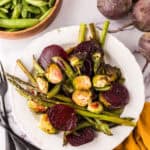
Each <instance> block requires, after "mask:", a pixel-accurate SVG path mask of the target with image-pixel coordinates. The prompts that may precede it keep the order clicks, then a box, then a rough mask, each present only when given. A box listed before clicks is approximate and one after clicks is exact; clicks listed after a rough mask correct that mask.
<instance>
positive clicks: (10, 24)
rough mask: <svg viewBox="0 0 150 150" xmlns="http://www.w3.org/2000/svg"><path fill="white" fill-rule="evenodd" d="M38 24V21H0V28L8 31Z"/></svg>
mask: <svg viewBox="0 0 150 150" xmlns="http://www.w3.org/2000/svg"><path fill="white" fill-rule="evenodd" d="M37 23H39V20H38V19H0V27H2V28H8V29H11V28H12V29H24V28H28V27H32V26H34V25H36V24H37Z"/></svg>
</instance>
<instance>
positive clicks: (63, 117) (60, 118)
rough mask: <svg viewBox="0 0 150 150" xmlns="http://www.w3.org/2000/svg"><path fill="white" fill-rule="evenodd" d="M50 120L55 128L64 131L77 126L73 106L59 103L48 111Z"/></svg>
mask: <svg viewBox="0 0 150 150" xmlns="http://www.w3.org/2000/svg"><path fill="white" fill-rule="evenodd" d="M47 114H48V117H49V120H50V122H51V124H52V125H53V126H54V128H56V129H58V130H63V131H70V130H73V129H74V128H75V127H76V126H77V116H76V113H75V111H74V109H73V108H71V107H69V106H66V105H63V104H57V105H55V106H53V107H51V108H49V109H48V111H47Z"/></svg>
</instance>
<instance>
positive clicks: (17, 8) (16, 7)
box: [11, 4, 21, 19]
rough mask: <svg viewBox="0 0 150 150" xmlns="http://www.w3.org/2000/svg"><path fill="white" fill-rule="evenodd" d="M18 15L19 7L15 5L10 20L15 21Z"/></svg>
mask: <svg viewBox="0 0 150 150" xmlns="http://www.w3.org/2000/svg"><path fill="white" fill-rule="evenodd" d="M20 14H21V5H20V4H17V5H16V6H15V8H14V10H13V12H12V16H11V18H13V19H17V18H19V16H20Z"/></svg>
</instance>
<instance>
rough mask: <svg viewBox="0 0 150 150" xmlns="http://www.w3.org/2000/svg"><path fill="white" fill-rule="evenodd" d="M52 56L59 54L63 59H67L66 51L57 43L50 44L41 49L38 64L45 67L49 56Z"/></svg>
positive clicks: (49, 59)
mask: <svg viewBox="0 0 150 150" xmlns="http://www.w3.org/2000/svg"><path fill="white" fill-rule="evenodd" d="M54 56H61V57H62V58H63V59H67V53H66V52H65V51H64V49H63V48H62V47H60V46H58V45H50V46H48V47H46V48H44V50H43V51H42V53H41V55H40V57H39V63H40V65H41V66H42V67H43V68H44V69H46V68H47V67H48V66H49V64H50V63H51V58H52V57H54Z"/></svg>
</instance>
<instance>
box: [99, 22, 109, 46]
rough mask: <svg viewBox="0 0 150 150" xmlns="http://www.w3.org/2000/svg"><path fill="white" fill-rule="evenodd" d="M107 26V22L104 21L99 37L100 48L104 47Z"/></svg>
mask: <svg viewBox="0 0 150 150" xmlns="http://www.w3.org/2000/svg"><path fill="white" fill-rule="evenodd" d="M109 24H110V22H109V21H105V22H104V24H103V29H102V32H101V36H100V43H101V45H102V47H104V44H105V40H106V36H107V32H108V28H109Z"/></svg>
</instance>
